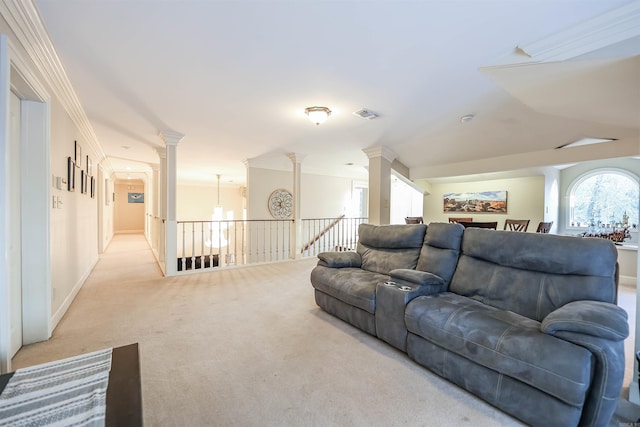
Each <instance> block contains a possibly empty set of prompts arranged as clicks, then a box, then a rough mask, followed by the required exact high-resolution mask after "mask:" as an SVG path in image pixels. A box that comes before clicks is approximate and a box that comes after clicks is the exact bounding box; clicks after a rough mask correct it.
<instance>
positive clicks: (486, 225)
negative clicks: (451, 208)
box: [458, 221, 498, 230]
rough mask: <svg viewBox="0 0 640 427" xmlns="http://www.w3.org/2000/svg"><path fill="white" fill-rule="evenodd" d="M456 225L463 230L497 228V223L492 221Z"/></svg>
mask: <svg viewBox="0 0 640 427" xmlns="http://www.w3.org/2000/svg"><path fill="white" fill-rule="evenodd" d="M458 224H460V225H462V226H463V227H464V228H468V227H476V228H490V229H493V230H496V229H497V228H498V221H493V222H475V221H472V222H467V221H458Z"/></svg>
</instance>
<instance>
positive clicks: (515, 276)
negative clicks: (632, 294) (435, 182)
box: [449, 228, 617, 321]
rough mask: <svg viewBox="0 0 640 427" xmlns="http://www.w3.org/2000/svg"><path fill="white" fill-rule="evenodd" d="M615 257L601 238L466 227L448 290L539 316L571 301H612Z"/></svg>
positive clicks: (610, 246)
mask: <svg viewBox="0 0 640 427" xmlns="http://www.w3.org/2000/svg"><path fill="white" fill-rule="evenodd" d="M616 260H617V251H616V248H615V246H614V244H613V243H612V242H611V241H608V240H605V239H596V238H578V237H568V236H555V235H550V234H535V233H515V232H512V231H496V230H485V229H477V228H468V229H466V230H465V232H464V236H463V238H462V254H461V255H460V259H459V260H458V265H457V267H456V271H455V273H454V275H453V278H452V280H451V285H450V286H449V290H450V291H452V292H455V293H456V294H459V295H463V296H467V297H470V298H474V299H476V300H478V301H481V302H484V303H485V304H489V305H492V306H494V307H497V308H502V309H505V310H511V311H514V312H516V313H518V314H521V315H523V316H526V317H529V318H531V319H534V320H537V321H542V320H543V319H544V318H545V317H546V316H547V315H548V314H549V313H551V312H552V311H554V310H556V309H557V308H559V307H562V306H563V305H565V304H567V303H569V302H571V301H576V300H593V301H602V302H609V303H612V302H614V301H615V298H616V284H615V271H616Z"/></svg>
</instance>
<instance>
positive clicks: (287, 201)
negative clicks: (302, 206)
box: [268, 188, 293, 219]
mask: <svg viewBox="0 0 640 427" xmlns="http://www.w3.org/2000/svg"><path fill="white" fill-rule="evenodd" d="M268 203H269V212H270V213H271V216H273V217H274V218H278V219H286V218H290V217H291V215H292V214H293V196H292V195H291V193H289V192H288V191H287V190H285V189H284V188H278V189H277V190H275V191H274V192H273V193H271V195H270V196H269V202H268Z"/></svg>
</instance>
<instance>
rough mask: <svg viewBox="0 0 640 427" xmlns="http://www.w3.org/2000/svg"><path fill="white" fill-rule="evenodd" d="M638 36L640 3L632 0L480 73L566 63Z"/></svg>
mask: <svg viewBox="0 0 640 427" xmlns="http://www.w3.org/2000/svg"><path fill="white" fill-rule="evenodd" d="M638 36H640V0H635V1H633V2H631V3H628V4H626V5H624V6H621V7H619V8H617V9H614V10H610V11H608V12H605V13H603V14H601V15H598V16H596V17H594V18H591V19H589V20H587V21H584V22H582V23H580V24H577V25H574V26H572V27H569V28H567V29H565V30H562V31H559V32H557V33H555V34H552V35H550V36H548V37H545V38H543V39H540V40H538V41H535V42H532V43H528V44H523V45H518V46H516V48H515V49H514V51H513V52H512V53H511V54H509V55H507V56H505V57H504V58H502V59H500V60H498V61H496V63H494V64H491V65H489V66H486V67H482V68H481V70H482V69H491V68H500V67H508V66H518V65H529V64H536V63H544V62H559V61H566V60H568V59H571V58H575V57H578V56H581V55H584V54H587V53H590V52H593V51H596V50H598V49H602V48H605V47H607V46H612V45H614V44H616V43H620V42H622V41H625V40H629V39H632V38H635V37H638ZM639 53H640V49H639Z"/></svg>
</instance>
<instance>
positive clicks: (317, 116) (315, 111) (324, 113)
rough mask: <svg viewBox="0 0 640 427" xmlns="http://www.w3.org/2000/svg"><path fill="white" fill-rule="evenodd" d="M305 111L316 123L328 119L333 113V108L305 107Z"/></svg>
mask: <svg viewBox="0 0 640 427" xmlns="http://www.w3.org/2000/svg"><path fill="white" fill-rule="evenodd" d="M304 113H305V114H306V115H307V116H308V117H309V120H311V121H312V122H313V123H315V124H316V125H319V124H321V123H324V122H326V121H327V119H328V118H329V116H330V115H331V110H330V109H328V108H327V107H307V108H305V109H304Z"/></svg>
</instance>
